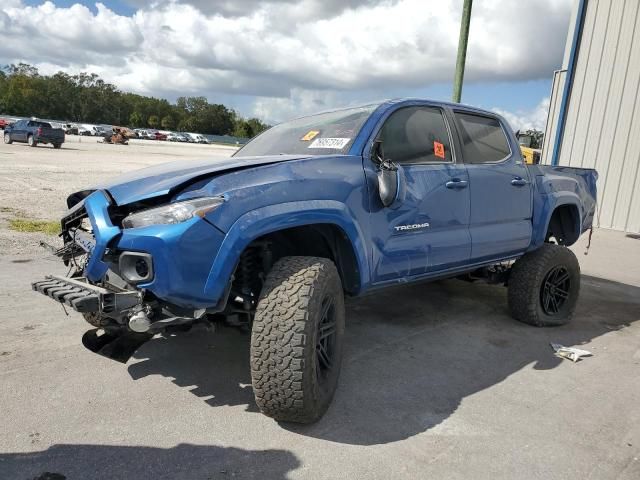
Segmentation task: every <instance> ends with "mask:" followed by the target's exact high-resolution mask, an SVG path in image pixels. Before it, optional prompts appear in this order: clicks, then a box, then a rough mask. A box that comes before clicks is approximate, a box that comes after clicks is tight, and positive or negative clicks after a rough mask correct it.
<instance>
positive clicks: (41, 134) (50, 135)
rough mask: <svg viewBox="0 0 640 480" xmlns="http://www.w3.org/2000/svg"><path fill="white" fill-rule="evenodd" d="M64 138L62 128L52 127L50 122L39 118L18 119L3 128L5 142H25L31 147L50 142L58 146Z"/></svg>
mask: <svg viewBox="0 0 640 480" xmlns="http://www.w3.org/2000/svg"><path fill="white" fill-rule="evenodd" d="M64 140H65V136H64V130H63V129H61V128H53V127H52V126H51V124H50V123H48V122H41V121H39V120H19V121H17V122H16V123H14V124H12V125H9V126H7V127H5V129H4V143H6V144H11V143H13V142H26V143H28V144H29V145H30V146H31V147H36V146H38V144H39V143H44V144H47V143H50V144H51V145H53V148H60V147H61V146H62V144H63V143H64Z"/></svg>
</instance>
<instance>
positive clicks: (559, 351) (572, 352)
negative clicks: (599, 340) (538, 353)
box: [550, 343, 593, 363]
mask: <svg viewBox="0 0 640 480" xmlns="http://www.w3.org/2000/svg"><path fill="white" fill-rule="evenodd" d="M550 345H551V348H553V350H554V351H555V352H556V355H557V356H558V357H562V358H568V359H569V360H571V361H572V362H574V363H575V362H577V361H578V360H580V358H582V357H591V356H592V355H593V353H591V352H590V351H588V350H581V349H580V348H575V347H565V346H564V345H560V344H559V343H552V344H550Z"/></svg>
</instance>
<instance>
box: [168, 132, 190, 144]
mask: <svg viewBox="0 0 640 480" xmlns="http://www.w3.org/2000/svg"><path fill="white" fill-rule="evenodd" d="M167 141H169V142H186V141H187V138H186V137H185V136H184V135H182V134H181V133H170V134H168V135H167Z"/></svg>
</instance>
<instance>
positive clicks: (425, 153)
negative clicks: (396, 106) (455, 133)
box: [378, 107, 453, 164]
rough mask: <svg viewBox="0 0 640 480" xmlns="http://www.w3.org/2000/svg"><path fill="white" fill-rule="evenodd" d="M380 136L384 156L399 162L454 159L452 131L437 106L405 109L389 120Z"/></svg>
mask: <svg viewBox="0 0 640 480" xmlns="http://www.w3.org/2000/svg"><path fill="white" fill-rule="evenodd" d="M378 138H379V139H380V140H382V147H383V148H384V155H385V157H386V158H388V159H390V160H393V161H394V162H396V163H400V164H402V163H443V162H452V161H453V160H452V156H451V142H450V141H449V131H448V130H447V126H446V124H445V121H444V117H443V114H442V111H441V110H440V109H438V108H430V107H407V108H402V109H400V110H398V111H397V112H394V113H392V114H391V116H390V117H389V118H388V119H387V120H386V122H385V123H384V125H383V126H382V129H381V130H380V134H379V136H378Z"/></svg>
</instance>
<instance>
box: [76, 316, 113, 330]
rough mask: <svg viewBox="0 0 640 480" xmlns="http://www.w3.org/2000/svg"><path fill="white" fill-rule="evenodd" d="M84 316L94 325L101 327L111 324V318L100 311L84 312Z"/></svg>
mask: <svg viewBox="0 0 640 480" xmlns="http://www.w3.org/2000/svg"><path fill="white" fill-rule="evenodd" d="M82 316H83V317H84V319H85V321H86V322H87V323H88V324H90V325H93V326H94V327H98V328H100V327H104V326H105V325H108V324H109V320H108V319H107V318H105V317H103V316H101V315H100V314H99V313H98V312H83V313H82Z"/></svg>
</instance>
